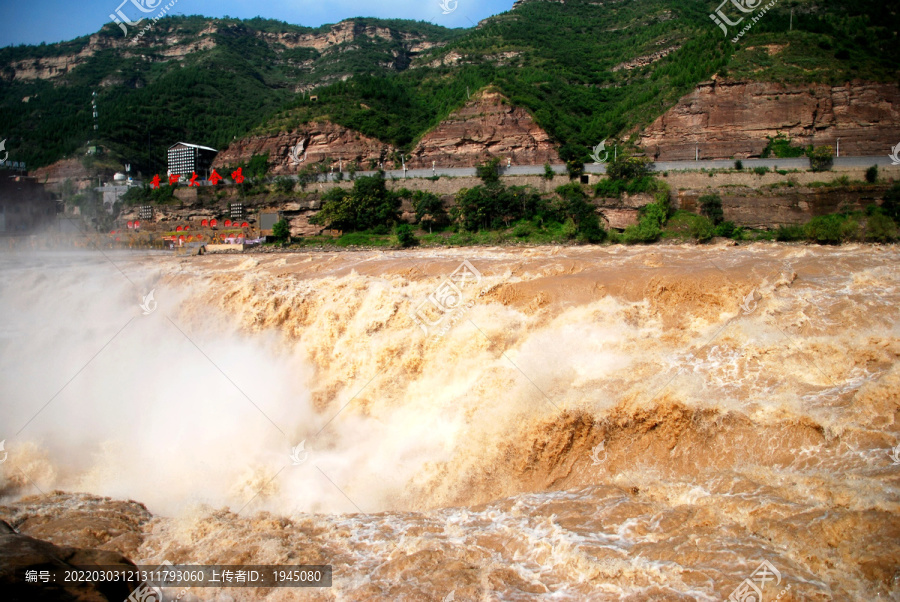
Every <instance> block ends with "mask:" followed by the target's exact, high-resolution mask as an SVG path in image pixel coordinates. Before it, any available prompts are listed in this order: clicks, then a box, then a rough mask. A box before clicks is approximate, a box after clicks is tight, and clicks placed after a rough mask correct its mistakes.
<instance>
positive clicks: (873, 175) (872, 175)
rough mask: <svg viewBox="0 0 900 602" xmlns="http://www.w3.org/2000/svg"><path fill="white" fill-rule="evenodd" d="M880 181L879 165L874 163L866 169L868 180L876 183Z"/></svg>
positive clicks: (870, 182)
mask: <svg viewBox="0 0 900 602" xmlns="http://www.w3.org/2000/svg"><path fill="white" fill-rule="evenodd" d="M877 181H878V166H877V165H873V166H872V167H870V168H869V169H867V170H866V182H868V183H869V184H874V183H875V182H877Z"/></svg>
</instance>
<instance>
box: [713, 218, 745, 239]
mask: <svg viewBox="0 0 900 602" xmlns="http://www.w3.org/2000/svg"><path fill="white" fill-rule="evenodd" d="M715 234H716V236H722V237H724V238H731V239H732V240H741V239H742V238H743V237H744V229H743V228H740V227H738V226H736V225H735V223H734V222H722V223H721V224H719V225H718V226H716V232H715Z"/></svg>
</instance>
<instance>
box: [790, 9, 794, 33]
mask: <svg viewBox="0 0 900 602" xmlns="http://www.w3.org/2000/svg"><path fill="white" fill-rule="evenodd" d="M791 31H794V9H793V8H792V9H791Z"/></svg>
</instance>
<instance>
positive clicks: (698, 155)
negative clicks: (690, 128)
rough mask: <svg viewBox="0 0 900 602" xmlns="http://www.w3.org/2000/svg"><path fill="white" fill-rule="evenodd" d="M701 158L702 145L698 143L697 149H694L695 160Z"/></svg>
mask: <svg viewBox="0 0 900 602" xmlns="http://www.w3.org/2000/svg"><path fill="white" fill-rule="evenodd" d="M699 160H700V145H699V144H698V145H697V150H696V151H694V161H699Z"/></svg>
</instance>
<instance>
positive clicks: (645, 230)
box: [623, 202, 668, 244]
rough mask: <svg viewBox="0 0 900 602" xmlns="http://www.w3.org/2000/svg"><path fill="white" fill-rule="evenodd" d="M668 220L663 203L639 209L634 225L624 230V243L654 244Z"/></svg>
mask: <svg viewBox="0 0 900 602" xmlns="http://www.w3.org/2000/svg"><path fill="white" fill-rule="evenodd" d="M667 219H668V208H667V206H666V205H665V204H664V203H661V202H656V203H651V204H649V205H647V206H645V207H643V208H642V209H641V216H640V219H639V221H638V223H637V224H636V225H633V226H628V227H627V228H625V233H624V234H623V238H624V240H625V242H626V243H628V244H634V243H640V242H656V241H657V240H659V237H660V236H661V235H662V227H663V225H664V224H665V223H666V220H667Z"/></svg>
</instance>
